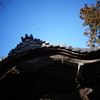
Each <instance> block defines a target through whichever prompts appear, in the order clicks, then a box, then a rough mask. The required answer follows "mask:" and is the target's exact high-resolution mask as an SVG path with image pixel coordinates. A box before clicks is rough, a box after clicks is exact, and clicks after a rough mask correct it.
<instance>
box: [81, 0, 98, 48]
mask: <svg viewBox="0 0 100 100" xmlns="http://www.w3.org/2000/svg"><path fill="white" fill-rule="evenodd" d="M84 5H85V6H84V8H81V9H80V15H79V17H80V18H81V19H82V20H84V23H83V24H82V25H83V26H87V25H88V26H89V28H87V29H85V32H84V35H86V36H88V37H89V40H88V42H87V44H88V46H91V45H92V46H96V45H100V1H97V3H96V4H93V3H92V4H91V5H88V4H84Z"/></svg>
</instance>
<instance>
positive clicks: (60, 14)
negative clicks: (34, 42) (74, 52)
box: [0, 0, 97, 59]
mask: <svg viewBox="0 0 100 100" xmlns="http://www.w3.org/2000/svg"><path fill="white" fill-rule="evenodd" d="M0 1H1V2H2V3H3V6H4V8H3V7H2V6H0V59H1V57H2V56H8V53H9V52H10V50H11V49H14V48H15V47H16V45H17V44H19V43H20V42H21V37H24V36H25V34H28V35H30V34H32V35H33V37H34V38H37V39H41V40H43V41H49V42H50V43H52V44H56V43H59V44H60V45H63V44H66V45H67V46H73V47H80V48H87V45H86V41H87V40H88V38H87V37H86V36H85V35H83V32H84V31H85V29H86V27H84V26H82V23H83V22H84V21H83V20H81V19H80V18H79V12H80V8H83V7H84V3H87V4H92V3H96V1H97V0H0Z"/></svg>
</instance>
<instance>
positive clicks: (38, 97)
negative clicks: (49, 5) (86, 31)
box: [0, 35, 100, 100]
mask: <svg viewBox="0 0 100 100" xmlns="http://www.w3.org/2000/svg"><path fill="white" fill-rule="evenodd" d="M21 39H22V42H21V43H19V44H18V45H17V46H16V47H15V48H14V49H12V50H11V51H10V52H9V54H8V57H5V58H4V57H3V59H2V60H1V61H0V100H100V68H99V66H100V57H99V55H100V47H95V48H91V49H87V48H83V49H82V48H75V47H71V46H66V45H59V44H56V45H52V44H51V43H49V42H47V41H41V40H40V39H34V38H33V36H32V35H30V36H28V35H25V38H23V37H22V38H21Z"/></svg>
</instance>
